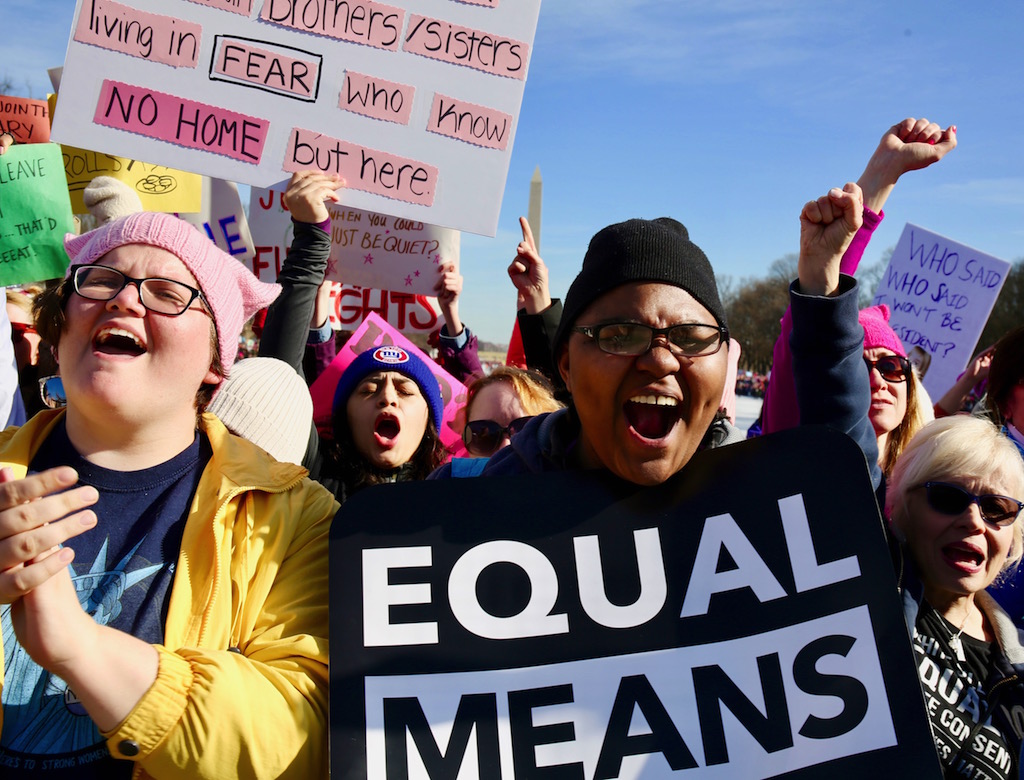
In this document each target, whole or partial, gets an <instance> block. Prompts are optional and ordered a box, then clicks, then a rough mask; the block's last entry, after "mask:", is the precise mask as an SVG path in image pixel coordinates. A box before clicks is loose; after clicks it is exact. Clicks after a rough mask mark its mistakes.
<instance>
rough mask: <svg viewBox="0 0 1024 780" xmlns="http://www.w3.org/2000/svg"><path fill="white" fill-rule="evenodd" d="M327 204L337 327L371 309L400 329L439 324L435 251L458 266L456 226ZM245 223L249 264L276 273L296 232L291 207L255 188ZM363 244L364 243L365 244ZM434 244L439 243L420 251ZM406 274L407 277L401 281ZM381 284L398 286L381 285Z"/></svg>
mask: <svg viewBox="0 0 1024 780" xmlns="http://www.w3.org/2000/svg"><path fill="white" fill-rule="evenodd" d="M328 211H329V213H330V214H331V235H332V243H331V259H330V261H329V262H328V267H327V278H328V279H333V280H335V284H334V285H333V287H332V290H331V301H332V304H333V305H332V307H331V315H330V319H331V325H332V326H333V327H334V328H335V329H336V330H337V329H345V330H351V329H355V328H357V327H358V326H359V324H360V323H362V321H363V320H364V319H366V317H367V315H369V314H370V312H374V313H376V314H377V315H378V316H380V317H381V318H382V319H384V320H386V321H387V322H388V323H389V324H390V325H392V326H393V327H394V328H395V329H397V330H399V331H401V332H402V333H406V334H411V333H430V332H431V331H434V330H437V328H439V327H440V326H441V321H440V318H439V316H438V313H437V307H436V305H435V304H436V299H434V298H433V297H431V294H432V292H433V285H434V282H435V281H436V279H437V273H438V268H439V263H435V262H434V256H435V255H437V256H438V258H439V260H440V258H441V257H443V258H444V260H445V261H446V262H451V263H454V265H455V266H456V268H457V267H458V260H459V233H458V231H453V230H448V229H446V228H436V227H433V226H431V225H423V224H422V223H410V222H408V221H407V220H401V219H396V218H394V217H388V216H384V215H380V214H372V213H370V212H365V211H360V210H358V209H349V208H344V207H335V206H334V205H333V204H331V205H329V208H328ZM249 229H250V232H251V234H252V240H253V244H254V251H253V254H252V256H251V259H250V260H249V261H248V263H247V265H249V267H250V268H251V269H252V272H253V273H254V274H256V275H257V276H258V277H259V278H260V279H262V280H263V281H265V282H275V281H277V276H278V274H279V273H280V272H281V264H282V263H284V260H285V257H286V256H287V253H288V248H289V247H290V246H291V242H292V235H293V230H292V220H291V215H290V214H289V213H288V211H287V209H285V208H284V205H283V204H282V201H281V193H279V192H275V191H273V190H260V189H256V188H253V189H252V191H251V192H250V196H249ZM364 244H366V245H368V247H369V248H368V249H363V245H364ZM435 246H436V247H437V251H435V252H433V253H431V254H426V253H425V252H424V250H425V249H427V248H429V249H434V248H435ZM442 252H443V253H444V254H443V255H442V254H441V253H442ZM367 256H369V261H370V262H367ZM363 268H366V269H368V270H369V269H376V271H377V275H376V276H373V275H370V274H368V273H367V272H364V271H363ZM406 279H408V281H409V282H410V284H408V285H406V284H405V282H406ZM390 280H393V284H392V281H390ZM376 283H379V284H376ZM363 285H368V286H363ZM384 286H389V287H390V286H393V287H394V288H395V289H390V290H389V289H381V288H382V287H384Z"/></svg>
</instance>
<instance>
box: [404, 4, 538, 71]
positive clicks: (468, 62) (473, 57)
mask: <svg viewBox="0 0 1024 780" xmlns="http://www.w3.org/2000/svg"><path fill="white" fill-rule="evenodd" d="M402 50H403V51H407V52H411V53H413V54H421V55H423V56H424V57H430V58H431V59H434V60H441V61H442V62H448V63H451V64H452V65H465V66H466V67H468V68H476V69H477V70H482V71H485V72H486V73H491V74H493V75H495V76H507V77H508V78H510V79H519V80H520V81H524V80H525V79H526V61H527V59H528V55H529V53H530V45H529V44H527V43H524V42H523V41H517V40H514V39H513V38H502V37H501V36H498V35H492V34H491V33H487V32H481V31H480V30H474V29H473V28H471V27H459V26H457V25H454V24H452V23H451V22H446V21H443V20H441V19H431V18H430V17H427V16H420V15H419V14H410V15H409V29H408V30H407V31H406V33H405V43H404V44H403V46H402Z"/></svg>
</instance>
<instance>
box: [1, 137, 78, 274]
mask: <svg viewBox="0 0 1024 780" xmlns="http://www.w3.org/2000/svg"><path fill="white" fill-rule="evenodd" d="M74 231H75V221H74V217H73V216H72V214H71V204H70V202H69V201H68V190H67V186H66V181H65V179H64V166H63V165H62V163H61V156H60V147H59V146H57V144H50V143H46V144H18V145H16V146H12V147H11V148H9V149H8V150H7V152H6V154H4V155H3V156H2V157H0V285H3V286H6V285H11V284H25V283H27V282H38V281H41V280H43V279H55V278H58V277H61V276H64V269H65V268H67V265H68V256H67V255H66V254H65V253H64V236H65V234H67V233H73V232H74Z"/></svg>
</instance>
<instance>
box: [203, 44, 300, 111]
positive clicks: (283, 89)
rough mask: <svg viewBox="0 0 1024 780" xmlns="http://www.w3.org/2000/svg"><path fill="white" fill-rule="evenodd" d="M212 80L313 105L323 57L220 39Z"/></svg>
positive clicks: (275, 47)
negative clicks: (253, 88)
mask: <svg viewBox="0 0 1024 780" xmlns="http://www.w3.org/2000/svg"><path fill="white" fill-rule="evenodd" d="M257 43H260V44H262V45H261V46H257V45H255V44H257ZM210 77H211V78H214V79H217V78H218V77H220V79H222V80H225V81H233V82H237V83H240V84H247V85H249V86H252V87H256V88H257V89H262V90H266V91H267V92H275V93H277V94H279V95H294V96H295V97H298V98H300V99H302V100H305V101H307V102H313V101H315V100H316V96H317V90H318V88H319V84H320V56H319V55H317V54H310V53H308V52H303V51H300V50H299V49H293V48H291V47H290V46H279V45H276V44H273V43H266V42H263V41H252V40H249V39H247V38H236V37H233V36H229V35H218V36H217V37H216V40H215V43H214V57H213V65H212V66H211V67H210Z"/></svg>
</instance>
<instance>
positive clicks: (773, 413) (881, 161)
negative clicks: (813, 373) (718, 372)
mask: <svg viewBox="0 0 1024 780" xmlns="http://www.w3.org/2000/svg"><path fill="white" fill-rule="evenodd" d="M956 140H957V139H956V126H955V125H953V126H950V127H948V128H947V129H945V130H943V129H942V128H940V127H939V125H937V124H936V123H935V122H930V121H929V120H927V119H915V118H914V117H908V118H906V119H904V120H903V121H902V122H898V123H897V124H895V125H893V126H892V127H890V128H889V129H888V130H886V131H885V133H883V135H882V138H881V140H880V141H879V142H878V146H877V147H876V148H875V150H874V152H872V154H871V157H870V158H869V159H868V162H867V165H866V166H865V167H864V172H863V173H862V174H861V176H860V178H859V179H858V180H857V185H858V186H859V187H860V188H861V192H862V194H863V200H864V218H863V222H862V223H861V227H860V229H859V230H858V231H857V233H856V235H855V236H854V238H853V240H852V241H851V242H850V244H849V246H848V247H847V249H846V252H845V253H844V254H843V258H842V261H841V263H840V268H839V270H840V272H841V273H844V274H848V275H850V276H853V275H854V274H855V273H856V272H857V268H858V267H859V265H860V261H861V258H862V257H863V256H864V251H865V250H866V249H867V246H868V242H869V241H870V240H871V236H872V235H873V234H874V231H875V229H876V228H877V227H878V225H879V224H880V223H881V220H882V217H883V214H882V207H883V206H884V205H885V203H886V201H887V200H888V199H889V196H890V195H891V194H892V191H893V188H894V187H895V186H896V182H897V181H899V179H900V177H901V176H902V175H903V174H905V173H907V172H909V171H918V170H922V169H924V168H927V167H929V166H931V165H933V164H935V163H937V162H938V161H939V160H941V159H942V158H943V157H945V156H946V155H947V154H948V153H949V152H951V151H952V150H953V149H955V148H956ZM781 326H782V327H781V333H780V335H779V338H778V340H777V341H776V342H775V348H774V350H773V352H772V374H771V380H770V382H769V383H768V385H767V386H766V387H765V396H764V402H763V414H762V419H763V431H764V433H772V432H774V431H780V430H784V429H786V428H792V427H794V426H796V425H799V423H800V418H799V415H798V414H797V407H796V395H795V391H794V388H793V378H792V377H793V364H792V360H791V356H790V354H789V336H790V333H791V331H792V320H791V317H790V312H789V309H787V310H786V312H785V314H783V316H782V321H781Z"/></svg>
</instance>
